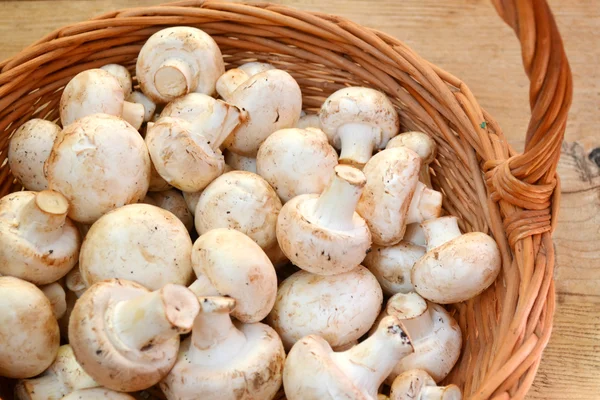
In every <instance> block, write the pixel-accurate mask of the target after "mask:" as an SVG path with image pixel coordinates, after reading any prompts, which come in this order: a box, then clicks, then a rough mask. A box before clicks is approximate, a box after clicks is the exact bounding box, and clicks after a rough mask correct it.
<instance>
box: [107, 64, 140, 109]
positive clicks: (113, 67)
mask: <svg viewBox="0 0 600 400" xmlns="http://www.w3.org/2000/svg"><path fill="white" fill-rule="evenodd" d="M100 69H103V70H104V71H106V72H108V73H109V74H111V75H112V76H114V77H115V78H117V81H119V85H121V88H122V89H123V93H124V94H125V98H127V97H129V95H131V92H132V90H133V89H132V88H133V83H132V81H131V73H130V72H129V70H128V69H127V68H125V67H124V66H122V65H119V64H106V65H104V66H102V67H100ZM127 101H129V100H127ZM135 103H137V102H135Z"/></svg>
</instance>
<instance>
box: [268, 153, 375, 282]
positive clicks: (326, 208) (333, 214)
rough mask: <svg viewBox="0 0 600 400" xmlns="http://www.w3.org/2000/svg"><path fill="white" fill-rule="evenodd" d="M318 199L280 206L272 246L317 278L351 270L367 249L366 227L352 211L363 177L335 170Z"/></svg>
mask: <svg viewBox="0 0 600 400" xmlns="http://www.w3.org/2000/svg"><path fill="white" fill-rule="evenodd" d="M334 171H335V174H334V176H333V178H332V180H331V182H330V183H329V186H328V187H327V188H326V189H325V191H324V192H323V193H322V194H321V195H318V194H304V195H300V196H297V197H294V198H293V199H292V200H290V201H288V202H287V203H285V205H284V206H283V208H282V209H281V212H280V214H279V218H278V219H277V241H278V242H279V245H280V246H281V250H282V251H283V252H284V253H285V255H286V256H287V257H288V258H289V259H290V261H292V262H293V263H294V264H295V265H297V266H298V267H300V268H302V269H304V270H306V271H309V272H312V273H314V274H320V275H333V274H339V273H343V272H347V271H351V270H353V269H354V268H356V267H357V266H358V265H359V264H360V263H361V262H362V260H363V259H364V258H365V255H366V254H367V251H368V249H369V247H371V234H370V233H369V229H368V228H367V224H366V222H365V220H364V219H362V217H360V216H359V215H358V214H357V213H356V212H355V211H354V210H355V208H356V204H357V203H358V200H359V198H360V195H361V193H362V190H363V187H364V185H365V183H366V179H365V175H364V174H363V173H362V172H361V171H360V170H358V169H356V168H352V167H350V166H348V165H338V166H336V167H335V168H334Z"/></svg>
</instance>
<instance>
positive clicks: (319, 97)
mask: <svg viewBox="0 0 600 400" xmlns="http://www.w3.org/2000/svg"><path fill="white" fill-rule="evenodd" d="M493 1H494V4H495V6H496V9H497V11H498V13H499V14H500V16H501V17H502V18H503V19H504V20H505V21H506V22H507V23H508V24H509V25H510V26H511V27H513V28H514V30H515V32H516V33H517V36H518V38H519V40H520V41H521V45H522V54H523V63H524V65H525V71H526V72H527V75H528V76H529V78H530V80H531V89H530V103H531V109H532V117H531V122H530V124H529V128H528V131H527V135H526V145H525V152H524V153H523V154H519V153H517V152H516V151H514V150H513V149H512V148H511V147H510V146H509V145H508V144H507V142H506V140H505V138H504V135H503V134H502V131H501V129H500V127H499V126H498V124H497V123H496V121H495V120H494V118H493V117H492V116H491V115H489V114H488V113H487V112H486V111H485V110H483V109H482V108H481V107H480V106H479V104H478V103H477V100H476V99H475V97H474V96H473V94H472V93H471V92H470V90H469V89H468V88H467V87H466V85H465V84H464V83H463V82H461V81H460V79H458V78H456V77H454V76H452V75H451V74H449V73H447V72H445V71H443V70H441V69H440V68H438V67H436V66H435V65H432V64H430V63H429V62H427V61H426V60H423V59H422V58H420V57H419V56H418V55H417V54H415V53H414V52H413V51H412V50H411V49H410V48H408V47H407V46H406V45H404V44H403V43H402V42H400V41H399V40H397V39H395V38H392V37H390V36H388V35H386V34H384V33H381V32H378V31H375V30H372V29H367V28H364V27H362V26H359V25H357V24H355V23H353V22H351V21H348V20H346V19H343V18H340V17H336V16H331V15H325V14H320V13H311V12H304V11H298V10H295V9H292V8H288V7H283V6H278V5H272V4H268V3H260V4H253V5H245V4H232V3H226V2H220V1H206V2H204V1H182V2H179V3H171V4H168V5H164V6H157V7H146V8H135V9H128V10H122V11H115V12H111V13H107V14H104V15H102V16H99V17H97V18H94V19H92V20H89V21H85V22H81V23H78V24H75V25H71V26H67V27H65V28H62V29H59V30H57V31H55V32H52V33H51V34H49V35H47V36H46V37H44V38H42V39H40V40H39V41H38V42H36V43H34V44H32V45H31V46H29V47H27V48H26V49H24V50H23V51H22V52H21V53H19V54H18V55H16V56H15V57H13V58H11V59H9V60H6V61H4V62H2V63H1V64H0V68H1V71H0V132H1V133H2V137H1V139H0V148H1V149H2V153H1V157H2V161H3V163H2V168H1V171H0V194H1V195H5V194H7V193H9V192H10V191H14V190H18V189H19V186H18V185H17V184H16V183H15V182H14V181H13V178H12V176H11V174H10V171H9V168H8V166H7V165H6V160H5V159H6V153H7V152H6V148H7V143H8V139H9V137H10V135H11V134H12V132H14V130H15V129H16V128H18V127H19V126H20V125H21V124H22V123H23V122H25V121H26V120H28V119H30V118H32V117H41V118H46V119H51V120H54V119H57V116H58V109H57V104H58V102H59V99H60V95H61V91H62V90H61V88H62V87H63V86H64V85H65V84H66V83H67V82H68V81H69V80H70V79H71V78H72V77H73V76H74V75H75V74H76V73H78V72H80V71H83V70H85V69H88V68H94V67H98V66H101V65H104V64H107V63H121V64H124V65H127V66H128V67H132V70H133V69H134V68H133V66H134V65H135V64H134V63H135V58H136V56H137V54H138V52H139V50H140V48H141V46H142V44H143V43H144V41H145V40H146V39H147V38H148V37H149V36H150V35H151V34H152V33H154V32H156V31H157V30H159V29H161V28H163V27H165V26H168V25H190V26H196V27H199V28H201V29H203V30H205V31H206V32H207V33H209V34H211V35H213V37H214V38H215V40H216V41H217V43H218V44H219V46H220V47H221V50H222V52H223V54H224V55H225V60H226V62H227V63H228V64H229V65H228V67H232V66H235V65H238V64H240V63H243V62H246V61H250V60H256V59H258V60H268V61H269V62H271V63H273V64H275V65H276V66H277V67H279V68H282V69H285V70H287V71H289V72H290V73H291V74H292V75H293V76H294V77H295V78H296V79H297V81H298V83H299V84H300V86H301V87H302V90H303V94H304V104H305V107H306V108H317V107H319V106H320V104H321V102H322V101H323V100H324V99H325V98H326V97H327V96H328V95H329V94H330V93H332V92H334V91H335V90H337V89H339V88H341V87H344V86H345V85H366V86H371V87H374V88H377V89H380V90H382V91H384V92H385V93H387V95H388V96H389V97H390V98H391V99H393V102H394V104H395V105H396V107H397V108H398V111H399V113H400V115H401V118H402V124H403V129H404V130H421V131H424V132H427V133H429V134H430V135H432V136H433V137H434V138H435V140H436V141H437V143H438V145H439V156H438V161H437V163H436V164H435V165H433V171H434V174H433V175H434V176H433V182H434V186H435V187H436V188H438V189H439V190H441V191H443V193H444V194H445V201H444V208H445V210H446V211H447V212H449V213H451V214H453V215H456V216H458V217H459V218H460V219H461V228H463V229H464V230H466V231H473V230H476V231H482V232H488V233H490V234H492V235H493V236H494V238H495V239H496V241H497V242H498V244H499V246H500V249H501V252H502V257H503V272H502V273H501V275H500V277H499V278H498V281H497V282H496V284H495V285H493V286H492V287H491V288H490V289H489V290H487V291H486V292H485V293H483V294H482V295H481V296H479V297H477V298H475V299H473V300H470V301H468V302H466V303H462V304H457V305H455V306H454V311H455V312H456V318H457V320H458V321H459V324H460V326H461V328H462V330H463V332H464V339H465V343H464V352H463V355H462V357H461V359H460V360H459V363H458V365H457V366H456V367H455V369H454V370H453V372H452V373H451V375H450V376H449V377H448V378H447V381H448V382H454V383H456V384H458V385H459V386H460V387H461V388H462V389H463V390H464V393H465V398H469V399H487V398H494V399H508V398H514V399H520V398H523V397H524V396H525V394H526V392H527V390H528V389H529V387H530V386H531V384H532V382H533V379H534V377H535V373H536V371H537V368H538V366H539V363H540V360H541V354H542V350H543V349H544V347H545V346H546V344H547V343H548V339H549V337H550V332H551V328H552V317H553V313H554V307H555V297H554V282H553V276H552V275H553V266H554V250H553V245H552V240H551V233H552V230H553V224H554V223H555V222H556V213H557V211H558V200H559V193H560V190H559V182H558V178H557V176H556V175H555V170H556V166H557V163H558V158H559V155H560V146H561V142H562V138H563V134H564V130H565V124H566V119H567V111H568V108H569V106H570V102H571V95H572V88H571V73H570V69H569V65H568V62H567V59H566V56H565V52H564V50H563V45H562V41H561V38H560V35H559V32H558V29H557V26H556V23H555V21H554V19H553V16H552V14H551V12H550V10H549V8H548V6H547V4H546V1H545V0H493Z"/></svg>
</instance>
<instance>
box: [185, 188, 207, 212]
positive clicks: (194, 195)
mask: <svg viewBox="0 0 600 400" xmlns="http://www.w3.org/2000/svg"><path fill="white" fill-rule="evenodd" d="M202 192H203V191H202V190H199V191H197V192H182V193H183V199H184V200H185V204H186V205H187V208H188V210H190V212H191V213H192V215H196V207H198V201H199V200H200V196H202Z"/></svg>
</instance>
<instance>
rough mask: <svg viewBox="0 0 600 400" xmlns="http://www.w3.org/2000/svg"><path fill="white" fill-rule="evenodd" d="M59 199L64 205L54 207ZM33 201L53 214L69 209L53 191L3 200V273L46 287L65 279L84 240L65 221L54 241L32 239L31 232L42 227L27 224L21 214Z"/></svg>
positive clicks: (0, 260) (0, 236)
mask: <svg viewBox="0 0 600 400" xmlns="http://www.w3.org/2000/svg"><path fill="white" fill-rule="evenodd" d="M48 194H50V195H48ZM56 197H58V201H59V202H60V203H61V204H59V205H57V206H56V208H54V204H50V203H53V202H54V201H55V200H56ZM44 199H46V200H44ZM33 202H35V203H36V204H37V207H40V208H41V209H44V210H46V211H47V212H48V213H53V214H54V211H51V209H53V210H55V211H58V212H57V213H58V214H63V211H64V212H66V210H67V207H68V204H67V202H66V200H65V199H64V197H63V196H62V195H60V194H59V193H55V192H54V193H53V192H50V191H42V192H39V193H36V192H25V191H24V192H15V193H10V194H8V195H6V196H4V197H3V198H2V199H0V274H2V275H10V276H14V277H17V278H20V279H24V280H26V281H29V282H32V283H35V284H36V285H45V284H49V283H52V282H55V281H57V280H59V279H60V278H62V277H63V276H65V275H66V274H67V273H68V272H69V271H70V270H71V268H73V266H74V265H75V264H76V263H77V258H78V256H79V246H80V245H81V237H80V234H79V230H78V229H77V227H76V226H75V224H74V223H73V221H71V220H70V219H68V218H66V219H65V221H64V225H63V226H62V229H61V231H60V232H59V236H57V237H55V238H53V240H44V241H41V240H40V241H35V240H32V239H30V237H29V233H30V231H33V230H36V229H37V228H40V227H39V226H36V225H35V222H30V223H28V224H24V223H23V221H22V213H23V212H24V211H26V208H28V207H29V206H30V204H31V203H33ZM46 202H48V203H47V204H44V203H46ZM63 215H64V214H63Z"/></svg>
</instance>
